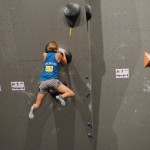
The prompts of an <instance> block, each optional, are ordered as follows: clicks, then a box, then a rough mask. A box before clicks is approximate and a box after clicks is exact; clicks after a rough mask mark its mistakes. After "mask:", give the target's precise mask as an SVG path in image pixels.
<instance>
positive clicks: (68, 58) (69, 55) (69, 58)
mask: <svg viewBox="0 0 150 150" xmlns="http://www.w3.org/2000/svg"><path fill="white" fill-rule="evenodd" d="M58 51H59V52H60V53H61V51H62V48H59V49H58ZM65 53H66V58H67V63H68V64H69V63H70V62H71V60H72V54H71V52H70V51H68V50H65Z"/></svg>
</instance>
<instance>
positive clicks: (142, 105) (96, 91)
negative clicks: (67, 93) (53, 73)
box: [0, 0, 150, 150]
mask: <svg viewBox="0 0 150 150" xmlns="http://www.w3.org/2000/svg"><path fill="white" fill-rule="evenodd" d="M70 2H74V3H78V4H79V5H80V6H81V14H80V16H79V18H78V20H77V23H76V26H75V27H74V28H73V31H72V35H71V36H70V37H69V27H68V25H67V22H66V19H65V17H64V14H63V10H64V7H65V6H66V5H67V4H68V3H70ZM86 4H90V5H91V7H92V19H91V20H90V21H89V22H87V21H86V14H85V5H86ZM149 6H150V2H149V1H148V0H143V1H141V0H134V1H131V0H94V1H93V0H85V1H81V0H76V1H72V0H69V1H68V0H54V1H52V0H51V1H50V0H42V1H40V0H32V1H29V0H1V1H0V119H1V123H0V149H2V150H9V149H11V150H49V149H51V150H141V149H143V150H149V149H150V144H149V137H150V133H149V130H150V121H149V118H150V117H149V114H150V111H149V106H150V101H149V93H150V77H149V71H150V70H149V68H145V69H144V67H143V55H144V52H145V51H146V52H148V53H150V49H149V47H150V42H149V38H150V29H149V27H150V13H149ZM51 40H56V41H57V42H58V44H59V46H60V47H63V48H64V49H68V50H70V52H71V53H72V56H73V60H72V62H71V64H69V65H67V66H66V67H61V69H60V79H61V80H64V81H66V82H67V84H68V86H69V87H70V88H72V89H73V90H74V91H75V94H76V96H75V98H73V99H68V101H67V105H66V106H65V107H62V106H61V105H60V104H59V103H58V102H57V101H56V100H55V99H54V98H53V97H51V96H50V95H49V94H48V95H47V97H46V99H45V100H44V102H43V104H42V106H41V108H40V109H39V110H38V111H37V112H36V115H35V118H34V119H33V120H29V119H28V113H29V109H30V106H31V105H32V104H33V102H34V101H35V98H36V94H37V92H38V80H39V77H40V74H41V72H42V52H43V50H44V47H45V45H46V44H47V42H48V41H51ZM124 68H127V69H129V78H120V79H118V78H116V69H124ZM13 81H23V82H24V83H25V90H24V91H12V89H11V82H13ZM87 123H91V125H92V126H93V129H92V128H90V127H88V126H87ZM88 134H90V135H92V136H93V137H94V138H92V137H88Z"/></svg>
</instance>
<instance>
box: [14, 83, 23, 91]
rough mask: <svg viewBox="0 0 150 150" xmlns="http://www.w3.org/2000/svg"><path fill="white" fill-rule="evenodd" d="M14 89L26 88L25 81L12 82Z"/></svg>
mask: <svg viewBox="0 0 150 150" xmlns="http://www.w3.org/2000/svg"><path fill="white" fill-rule="evenodd" d="M11 88H12V91H21V90H25V85H24V82H11Z"/></svg>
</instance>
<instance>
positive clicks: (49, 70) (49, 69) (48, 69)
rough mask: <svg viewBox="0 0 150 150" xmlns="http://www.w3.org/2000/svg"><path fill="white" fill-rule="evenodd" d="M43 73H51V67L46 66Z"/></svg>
mask: <svg viewBox="0 0 150 150" xmlns="http://www.w3.org/2000/svg"><path fill="white" fill-rule="evenodd" d="M45 71H46V72H53V66H46V67H45Z"/></svg>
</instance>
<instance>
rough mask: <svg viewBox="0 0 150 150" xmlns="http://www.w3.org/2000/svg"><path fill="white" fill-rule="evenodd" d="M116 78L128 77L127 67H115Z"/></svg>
mask: <svg viewBox="0 0 150 150" xmlns="http://www.w3.org/2000/svg"><path fill="white" fill-rule="evenodd" d="M116 78H129V69H128V68H125V69H116Z"/></svg>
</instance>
